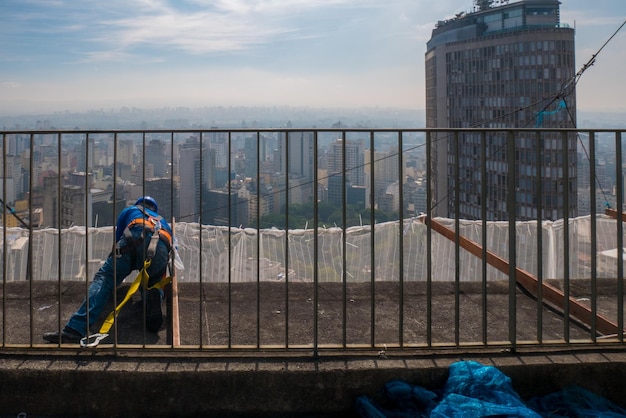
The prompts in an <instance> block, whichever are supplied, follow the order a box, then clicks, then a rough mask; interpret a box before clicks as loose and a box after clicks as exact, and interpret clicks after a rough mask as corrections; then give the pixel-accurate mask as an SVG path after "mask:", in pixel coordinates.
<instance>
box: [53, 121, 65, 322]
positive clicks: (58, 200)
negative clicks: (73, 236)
mask: <svg viewBox="0 0 626 418" xmlns="http://www.w3.org/2000/svg"><path fill="white" fill-rule="evenodd" d="M61 138H62V136H61V133H58V134H57V190H56V193H57V198H56V219H55V221H56V225H57V245H58V251H57V271H58V273H57V276H58V277H57V299H58V302H59V303H57V332H58V333H59V334H60V333H61V325H62V323H61V315H62V314H61V312H62V309H61V307H62V304H61V295H62V284H61V280H62V278H63V276H62V271H63V240H62V232H63V228H62V225H61V207H62V206H61V187H62V182H61V167H62V165H61V155H62V154H61V151H62V147H61Z"/></svg>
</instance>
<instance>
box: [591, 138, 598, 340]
mask: <svg viewBox="0 0 626 418" xmlns="http://www.w3.org/2000/svg"><path fill="white" fill-rule="evenodd" d="M589 206H590V207H591V211H590V212H591V214H590V215H591V250H590V252H591V254H590V256H591V340H592V341H593V342H597V339H598V338H597V322H598V321H597V319H598V318H597V315H598V272H597V269H598V225H597V222H598V216H597V214H596V210H597V209H596V136H595V132H594V131H591V132H589Z"/></svg>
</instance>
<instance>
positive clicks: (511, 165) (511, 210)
mask: <svg viewBox="0 0 626 418" xmlns="http://www.w3.org/2000/svg"><path fill="white" fill-rule="evenodd" d="M505 140H506V142H507V162H508V175H507V189H508V190H507V194H506V206H507V212H508V218H509V222H508V223H509V341H510V343H511V346H512V349H513V350H515V349H516V347H517V335H516V334H517V299H516V295H517V293H516V290H517V283H516V280H515V277H516V265H517V260H516V257H517V253H516V248H515V245H516V241H515V221H516V210H515V209H516V201H515V197H516V196H515V180H516V178H515V134H514V132H513V131H508V133H507V136H506V138H505Z"/></svg>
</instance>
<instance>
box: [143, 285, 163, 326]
mask: <svg viewBox="0 0 626 418" xmlns="http://www.w3.org/2000/svg"><path fill="white" fill-rule="evenodd" d="M161 324H163V313H162V312H161V292H160V291H159V289H150V290H148V293H147V297H146V329H147V330H148V331H150V332H159V329H161Z"/></svg>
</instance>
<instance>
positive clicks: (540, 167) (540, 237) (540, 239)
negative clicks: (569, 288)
mask: <svg viewBox="0 0 626 418" xmlns="http://www.w3.org/2000/svg"><path fill="white" fill-rule="evenodd" d="M535 142H536V145H537V146H536V147H535V151H536V153H537V154H536V158H537V161H536V162H535V168H536V176H537V193H536V198H537V341H538V342H539V343H541V342H542V341H543V164H542V159H543V147H542V146H541V143H542V141H541V133H540V131H535Z"/></svg>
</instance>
